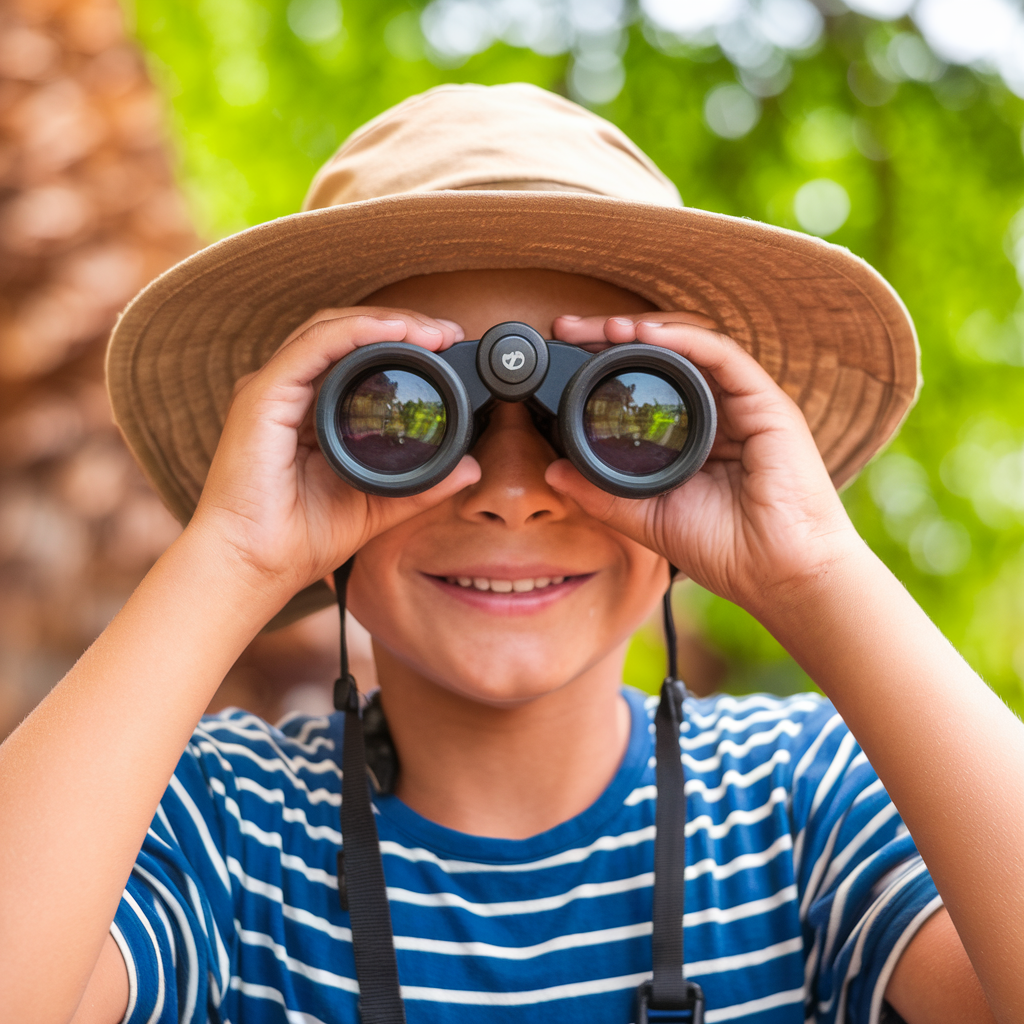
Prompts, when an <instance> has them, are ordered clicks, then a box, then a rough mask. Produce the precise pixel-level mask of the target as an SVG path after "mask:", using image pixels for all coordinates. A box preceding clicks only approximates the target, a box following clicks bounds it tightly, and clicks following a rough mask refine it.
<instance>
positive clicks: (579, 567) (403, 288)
mask: <svg viewBox="0 0 1024 1024" xmlns="http://www.w3.org/2000/svg"><path fill="white" fill-rule="evenodd" d="M364 302H365V303H366V304H367V305H374V306H390V307H396V308H404V309H410V310H415V311H417V312H420V313H425V314H427V315H429V316H433V317H437V318H443V319H447V320H453V321H455V322H456V323H458V324H459V325H460V326H461V327H462V328H463V330H464V331H465V336H466V338H479V337H480V336H481V335H482V334H483V333H484V331H486V330H487V328H489V327H491V326H493V325H494V324H496V323H501V322H502V321H505V320H520V321H524V322H525V323H528V324H530V325H531V326H533V327H534V328H536V329H537V330H538V331H540V333H541V334H543V335H544V336H545V337H548V338H550V337H553V333H552V324H553V321H554V319H555V318H556V317H557V316H560V315H562V314H577V315H594V314H603V315H607V316H614V315H616V314H626V313H638V312H644V311H646V310H650V309H653V308H654V307H653V306H651V305H650V304H649V303H647V302H646V301H645V300H644V299H641V298H640V297H639V296H637V295H635V294H633V293H632V292H627V291H624V290H622V289H620V288H617V287H615V286H613V285H609V284H605V283H603V282H600V281H596V280H594V279H592V278H585V277H578V276H575V275H569V274H562V273H557V272H554V271H539V270H527V271H467V272H458V273H448V274H433V275H429V276H424V277H419V278H413V279H410V280H406V281H402V282H399V283H398V284H394V285H390V286H389V287H387V288H384V289H382V290H381V291H379V292H376V293H375V294H374V295H372V296H368V297H367V298H366V299H365V300H364ZM472 454H473V455H474V456H475V458H476V459H477V461H478V462H479V463H480V467H481V470H482V474H483V475H482V477H481V479H480V481H479V483H477V484H475V485H474V486H472V487H469V488H466V489H465V490H463V491H461V492H460V493H459V494H457V495H456V496H455V497H453V498H450V499H449V500H447V501H445V502H444V503H443V504H441V505H439V506H437V507H435V508H433V509H431V510H430V511H427V512H424V513H422V514H420V515H418V516H416V517H414V518H413V519H410V520H407V521H406V522H404V523H402V524H401V525H400V526H397V527H395V528H394V529H391V530H389V531H387V532H386V533H383V534H381V535H379V536H377V537H376V538H375V539H373V540H372V541H370V542H369V543H368V544H367V545H366V546H365V547H363V548H362V549H361V550H360V552H359V555H358V557H357V559H356V566H355V570H354V572H353V574H352V579H351V583H350V585H349V606H350V607H351V609H352V611H353V613H354V614H355V616H356V617H357V618H358V619H359V621H360V622H362V623H363V625H365V626H366V628H367V629H368V630H369V631H370V633H371V634H372V635H373V637H374V639H375V642H376V643H377V644H378V645H382V646H383V647H384V648H385V649H386V650H387V651H388V652H389V653H390V654H391V655H392V656H393V657H395V658H396V659H397V660H398V661H400V662H402V663H404V664H405V665H406V666H407V667H408V668H409V669H411V670H412V671H413V672H414V673H415V674H417V675H419V676H421V677H423V678H425V679H428V680H430V681H432V682H433V683H436V684H438V685H440V686H443V687H444V688H446V689H448V690H450V691H453V692H454V693H457V694H460V695H462V696H465V697H469V698H470V699H473V700H476V701H483V702H486V703H489V704H494V705H510V704H516V703H519V702H522V701H525V700H529V699H531V698H533V697H538V696H541V695H543V694H546V693H549V692H551V691H553V690H555V689H557V688H559V687H561V686H562V685H564V684H566V683H568V682H570V681H572V680H573V679H575V678H577V677H578V676H580V675H581V674H582V673H583V672H585V671H587V670H588V669H597V670H598V671H601V667H600V665H601V663H605V667H606V668H607V670H608V671H610V672H614V673H616V676H617V674H618V673H619V672H620V671H621V658H622V657H623V654H624V645H625V642H626V641H627V639H628V638H629V636H630V634H631V633H632V632H633V630H634V629H635V628H636V627H637V625H638V624H639V623H640V622H641V621H642V620H643V619H644V618H645V617H646V616H647V615H648V614H649V613H650V611H651V609H652V608H653V606H654V604H655V603H656V602H657V600H658V599H659V597H660V595H661V593H662V592H663V591H664V589H665V587H666V585H667V583H668V573H667V567H666V563H665V561H664V559H662V558H660V557H659V556H657V555H655V554H654V553H653V552H651V551H650V550H648V549H647V548H645V547H643V546H641V545H640V544H637V543H636V542H635V541H632V540H629V539H628V538H626V537H625V536H623V535H622V534H620V533H617V532H616V531H614V530H612V529H610V528H608V527H606V526H604V525H603V524H602V523H600V522H599V521H598V520H596V519H594V518H592V517H590V516H589V515H586V514H585V513H584V512H583V511H582V510H581V509H580V508H579V507H578V506H576V505H575V504H574V503H573V502H572V501H570V500H568V499H567V498H564V497H562V496H561V495H559V493H558V492H557V491H555V490H553V489H552V488H551V487H549V486H548V485H547V483H546V482H545V479H544V471H545V470H546V469H547V467H548V465H549V464H550V463H551V462H553V461H554V460H555V459H556V458H557V456H556V454H555V452H554V451H553V450H552V448H551V447H550V445H549V444H548V443H547V441H546V440H545V439H544V438H543V437H542V436H541V434H540V433H539V432H538V431H537V430H536V429H535V428H534V426H533V423H532V421H531V419H530V416H529V413H528V412H527V410H526V408H525V407H524V406H523V405H521V404H510V403H504V402H502V403H499V404H498V406H497V408H496V409H495V410H494V412H493V414H492V415H491V417H490V421H489V424H488V426H487V429H486V430H485V432H484V433H483V435H482V436H481V437H480V440H479V441H478V443H477V444H476V447H475V448H474V449H473V452H472ZM459 578H462V579H463V582H465V580H467V579H469V580H473V581H483V580H487V581H488V587H489V586H490V583H491V581H498V583H497V587H495V588H494V589H486V590H481V589H478V586H479V585H482V584H477V583H474V585H471V586H469V587H466V586H463V585H460V584H459V582H458V580H459ZM562 578H564V582H561V583H557V582H554V581H556V580H559V579H562ZM545 580H550V581H552V582H549V583H548V584H547V585H546V586H545V585H544V581H545ZM538 581H539V585H538ZM503 582H504V586H503V585H502V584H503ZM508 582H512V584H513V585H514V589H513V591H512V592H511V593H508V592H502V591H507V584H508ZM531 583H532V585H533V589H532V590H530V589H528V588H529V587H530V585H531ZM386 682H387V680H386V672H384V673H382V683H383V684H384V685H385V686H386Z"/></svg>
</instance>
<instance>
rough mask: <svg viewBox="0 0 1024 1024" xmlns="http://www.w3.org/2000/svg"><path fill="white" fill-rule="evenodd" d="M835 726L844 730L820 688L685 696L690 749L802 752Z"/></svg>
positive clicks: (686, 742) (684, 728)
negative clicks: (783, 693)
mask: <svg viewBox="0 0 1024 1024" xmlns="http://www.w3.org/2000/svg"><path fill="white" fill-rule="evenodd" d="M837 727H842V729H844V730H845V726H843V724H842V719H840V718H839V716H838V714H837V712H836V710H835V708H834V707H833V706H832V704H831V703H830V702H829V701H828V700H826V699H825V698H824V697H822V696H821V695H820V694H817V693H798V694H794V695H792V696H789V697H777V696H774V695H773V694H767V693H755V694H750V695H747V696H742V697H734V696H732V695H730V694H715V695H713V696H711V697H700V698H695V697H688V698H687V700H686V704H685V706H684V718H683V723H682V740H683V748H684V749H686V750H697V749H705V748H706V749H708V750H712V749H715V750H719V751H723V752H728V753H730V754H731V755H732V756H745V755H748V754H753V755H755V756H756V754H757V752H758V751H761V752H764V751H765V750H769V751H770V750H772V749H779V748H785V749H788V750H789V751H790V752H791V753H796V752H797V751H800V752H801V753H802V752H803V751H805V750H806V749H808V748H810V747H811V746H813V745H814V743H815V741H816V740H817V739H820V738H821V737H822V734H823V733H824V732H828V731H832V730H833V729H835V728H837Z"/></svg>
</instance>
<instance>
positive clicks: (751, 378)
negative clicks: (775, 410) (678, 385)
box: [635, 314, 784, 395]
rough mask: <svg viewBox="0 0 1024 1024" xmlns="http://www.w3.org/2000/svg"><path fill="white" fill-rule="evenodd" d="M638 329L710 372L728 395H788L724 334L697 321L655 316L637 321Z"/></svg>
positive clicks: (638, 333) (650, 340) (653, 341)
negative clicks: (691, 321)
mask: <svg viewBox="0 0 1024 1024" xmlns="http://www.w3.org/2000/svg"><path fill="white" fill-rule="evenodd" d="M650 316H651V314H648V317H650ZM635 330H636V337H637V340H638V341H642V342H645V343H646V344H648V345H658V346H660V347H661V348H667V349H670V350H671V351H673V352H676V353H678V354H679V355H681V356H685V357H686V358H687V359H689V360H690V361H691V362H692V363H694V364H696V366H697V367H699V368H700V369H701V370H702V371H704V372H705V374H707V375H709V376H710V377H711V378H712V379H713V380H714V381H715V383H716V384H718V386H719V387H720V388H721V389H722V392H723V393H724V394H726V395H754V394H760V393H762V392H765V391H778V392H779V394H780V395H782V394H784V392H783V391H782V390H781V389H780V388H779V386H778V385H777V384H776V383H775V381H774V380H773V378H772V376H771V375H770V374H769V373H768V371H767V370H765V368H764V367H763V366H761V364H760V363H759V362H758V361H757V360H756V359H755V358H754V357H753V356H752V355H750V353H749V352H747V351H746V349H744V348H743V347H742V346H741V345H739V344H738V343H737V342H735V341H733V340H732V338H729V337H727V336H726V335H724V334H719V333H718V332H717V331H711V330H708V329H707V328H704V327H698V326H697V325H695V324H689V323H678V322H671V321H666V320H654V319H653V318H652V319H647V320H639V321H637V323H636V327H635Z"/></svg>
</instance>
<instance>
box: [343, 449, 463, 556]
mask: <svg viewBox="0 0 1024 1024" xmlns="http://www.w3.org/2000/svg"><path fill="white" fill-rule="evenodd" d="M480 474H481V470H480V463H479V462H477V461H476V459H474V458H473V456H472V455H464V456H463V457H462V459H461V460H460V461H459V463H458V465H456V467H455V468H454V469H453V470H452V471H451V472H450V473H449V474H448V475H447V476H446V477H445V478H444V479H443V480H442V481H441V482H440V483H437V484H434V486H433V487H431V488H430V489H429V490H426V491H422V492H421V493H419V494H413V495H410V496H409V497H407V498H384V497H380V496H377V495H368V496H367V497H368V511H369V513H370V514H369V516H368V523H367V527H368V533H367V536H366V538H365V539H364V540H363V543H364V544H365V543H366V541H368V540H370V539H371V538H372V537H375V536H376V535H377V534H378V533H382V532H383V531H384V530H389V529H391V527H393V526H397V525H398V524H399V523H402V522H405V520H406V519H411V518H412V517H413V516H416V515H419V514H420V513H421V512H426V511H427V510H428V509H431V508H434V507H435V506H437V505H440V504H441V502H443V501H447V499H448V498H450V497H452V496H453V495H455V494H458V492H459V491H461V490H462V489H463V488H464V487H469V486H471V485H472V484H475V483H477V482H478V481H479V480H480Z"/></svg>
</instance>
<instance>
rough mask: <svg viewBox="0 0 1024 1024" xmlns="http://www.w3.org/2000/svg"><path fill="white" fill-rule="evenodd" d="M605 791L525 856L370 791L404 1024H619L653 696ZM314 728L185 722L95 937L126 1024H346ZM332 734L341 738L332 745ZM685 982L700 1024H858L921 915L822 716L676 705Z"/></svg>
mask: <svg viewBox="0 0 1024 1024" xmlns="http://www.w3.org/2000/svg"><path fill="white" fill-rule="evenodd" d="M626 696H627V699H628V701H629V704H630V708H631V712H632V731H631V736H630V741H629V746H628V749H627V752H626V755H625V757H624V759H623V762H622V764H621V766H620V767H619V770H618V772H617V774H616V775H615V778H614V779H613V780H612V782H611V784H610V785H609V786H608V788H607V789H606V790H605V792H604V793H603V794H602V795H601V797H600V798H599V799H598V800H597V801H596V802H595V803H594V804H593V805H592V806H591V807H589V808H588V809H587V810H585V811H584V812H583V813H582V814H580V815H579V816H578V817H575V818H573V819H572V820H570V821H567V822H564V823H563V824H561V825H558V826H557V827H556V828H553V829H551V830H550V831H548V832H545V833H543V834H541V835H538V836H533V837H532V838H530V839H524V840H506V839H491V838H481V837H478V836H469V835H465V834H462V833H459V832H454V831H452V830H450V829H447V828H443V827H441V826H440V825H437V824H434V823H433V822H430V821H427V820H426V819H424V818H422V817H420V816H419V815H418V814H416V813H415V812H414V811H412V810H411V809H410V808H409V807H407V806H405V805H404V804H403V803H402V802H401V801H400V800H399V799H398V798H397V797H394V796H388V797H377V798H375V800H374V806H375V809H376V811H377V827H378V830H379V833H380V840H381V851H382V854H383V861H384V871H385V875H386V878H387V885H388V896H389V899H390V903H391V915H392V920H393V923H394V933H395V946H396V949H397V957H398V970H399V975H400V978H401V982H402V994H403V996H404V998H405V1004H406V1013H407V1016H408V1021H409V1024H435V1022H436V1024H440V1022H445V1024H463V1022H465V1024H470V1022H472V1024H512V1022H515V1024H527V1022H530V1024H533V1022H537V1024H540V1022H544V1024H551V1022H559V1024H563V1022H564V1024H628V1022H630V1021H631V1020H632V1017H633V1010H632V1002H633V993H634V990H635V989H636V986H637V985H638V984H639V983H640V982H641V981H642V980H644V979H645V978H647V977H649V976H650V969H651V938H650V936H651V892H652V883H653V864H654V858H653V852H654V801H655V796H656V791H655V785H654V782H655V778H654V735H653V732H654V729H653V715H654V710H655V707H656V703H657V702H656V700H655V699H654V698H646V697H645V696H644V695H642V694H639V693H636V692H633V691H626ZM330 724H331V723H330V720H329V719H327V718H296V719H293V720H292V721H290V722H289V723H288V724H287V725H285V726H284V727H283V729H280V730H279V729H276V728H272V727H270V726H268V725H267V724H266V723H264V722H263V721H261V720H260V719H258V718H255V717H254V716H252V715H249V714H245V713H242V712H238V711H235V712H225V713H223V714H221V715H217V716H215V717H210V718H205V719H204V720H203V721H202V722H201V723H200V724H199V726H198V727H197V729H196V731H195V733H194V734H193V736H192V740H191V742H190V743H189V746H188V749H187V750H186V751H185V753H184V755H183V756H182V758H181V761H180V763H179V765H178V768H177V770H176V772H175V774H174V777H173V778H172V780H171V784H170V786H169V787H168V789H167V792H166V794H165V796H164V798H163V801H162V803H161V805H160V808H159V810H158V812H157V815H156V817H155V818H154V820H153V824H152V827H151V828H150V830H149V833H148V836H147V838H146V841H145V844H144V846H143V849H142V851H141V852H140V854H139V857H138V861H137V863H136V866H135V869H134V871H133V872H132V876H131V878H130V880H129V883H128V886H127V888H126V890H125V894H124V898H123V900H122V902H121V905H120V908H119V910H118V913H117V916H116V919H115V921H114V924H113V926H112V933H113V935H114V938H115V940H116V941H117V943H118V945H119V946H120V948H121V950H122V952H123V954H124V956H125V961H126V963H127V964H128V973H129V978H130V1002H129V1008H128V1013H127V1016H126V1017H125V1020H126V1022H128V1024H147V1022H157V1021H160V1022H171V1021H175V1022H178V1021H181V1022H188V1024H200V1022H202V1021H206V1020H211V1021H222V1022H228V1021H230V1022H231V1024H269V1022H275V1024H277V1022H282V1024H283V1022H287V1024H321V1022H322V1024H357V1022H358V1019H359V1018H358V1009H357V1005H358V985H357V983H356V981H355V968H354V964H353V958H352V945H351V933H350V931H349V922H348V915H347V913H345V912H344V911H343V910H342V909H341V906H340V904H339V901H338V892H337V889H338V881H337V859H336V855H337V851H338V848H339V844H340V842H341V835H340V832H339V825H338V808H339V804H340V800H341V796H340V789H341V781H340V771H339V768H338V762H339V761H340V751H337V750H336V749H335V744H334V742H333V741H332V739H331V736H332V730H331V728H330ZM336 734H340V733H336ZM680 745H681V748H682V758H683V763H684V765H685V768H686V779H687V782H686V800H687V825H686V836H687V840H686V843H687V849H686V855H687V868H686V915H685V918H684V922H683V924H684V928H685V933H684V934H685V946H686V956H687V963H686V975H687V977H689V978H692V979H693V980H695V981H697V982H699V983H700V984H701V986H702V987H703V988H704V992H705V996H706V999H707V1011H706V1020H707V1022H708V1024H718V1022H720V1021H738V1022H745V1024H754V1022H756V1024H803V1022H804V1021H805V1020H807V1019H811V1020H815V1021H818V1022H822V1024H846V1022H855V1024H875V1022H876V1021H877V1020H878V1018H879V1013H880V1011H881V1009H882V998H883V994H884V991H885V986H886V984H887V982H888V979H889V976H890V974H891V972H892V969H893V967H894V966H895V963H896V960H897V959H898V957H899V955H900V953H901V952H902V951H903V949H904V948H905V947H906V945H907V943H908V942H909V941H910V938H911V937H912V936H913V934H914V932H915V931H916V929H917V928H918V927H919V926H920V925H921V923H923V921H924V920H925V919H926V918H927V917H928V915H929V914H931V913H932V912H933V911H934V910H936V909H937V908H938V906H939V905H940V903H939V897H938V894H937V893H936V890H935V886H934V885H933V883H932V881H931V878H930V877H929V875H928V873H927V871H926V869H925V867H924V864H923V863H922V861H921V859H920V857H919V856H918V854H917V851H916V849H915V847H914V844H913V841H912V840H911V838H910V835H909V834H908V832H907V829H906V827H905V826H904V825H903V823H902V822H901V820H900V818H899V816H898V815H897V813H896V809H895V808H894V807H893V805H892V803H891V801H890V800H889V797H888V795H887V794H886V792H885V790H884V789H883V788H882V784H881V783H880V782H879V780H878V778H877V776H876V775H875V772H874V770H873V769H872V768H871V765H870V764H868V761H867V759H866V757H865V756H864V754H863V753H862V752H861V750H860V747H859V746H858V744H857V742H856V741H855V740H854V738H853V736H852V735H851V734H850V732H849V730H848V729H847V728H846V726H845V725H844V723H843V721H842V720H841V719H840V718H839V716H838V715H837V714H836V712H835V710H834V709H833V708H832V706H831V705H830V704H829V703H828V702H827V701H824V700H822V699H821V698H819V697H817V696H814V695H811V694H803V695H800V696H796V697H790V698H786V699H779V698H775V697H770V696H754V697H745V698H734V697H727V696H718V697H710V698H707V699H703V700H694V699H689V700H688V701H687V703H686V721H685V722H684V725H683V729H682V732H681V736H680Z"/></svg>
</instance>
